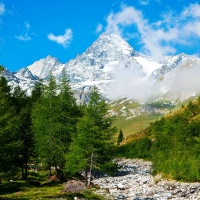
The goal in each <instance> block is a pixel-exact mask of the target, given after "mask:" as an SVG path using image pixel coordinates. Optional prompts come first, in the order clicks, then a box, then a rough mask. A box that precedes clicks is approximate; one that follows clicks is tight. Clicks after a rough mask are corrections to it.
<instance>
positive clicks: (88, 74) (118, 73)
mask: <svg viewBox="0 0 200 200" xmlns="http://www.w3.org/2000/svg"><path fill="white" fill-rule="evenodd" d="M199 61H200V59H199V58H197V57H194V56H189V55H186V54H180V55H176V56H163V57H150V56H145V55H143V54H141V53H139V52H137V51H135V50H134V49H133V48H132V47H131V46H130V45H129V44H128V43H127V42H126V41H125V40H123V39H122V38H120V37H119V36H117V35H114V34H107V33H103V34H102V35H100V37H99V38H98V39H97V40H96V41H94V43H93V44H92V45H91V46H90V47H88V48H87V50H86V51H85V52H84V53H83V54H81V55H78V56H77V57H76V58H75V59H72V60H70V61H69V62H67V63H66V64H63V63H61V62H59V61H58V59H56V58H53V57H51V56H47V57H46V58H43V59H40V60H39V61H36V62H34V63H33V64H32V65H30V66H28V67H27V69H28V70H29V71H30V73H32V75H30V74H29V75H30V77H28V78H27V77H26V75H25V74H22V75H20V76H18V75H17V74H18V73H19V74H21V72H20V71H19V72H17V73H11V74H10V75H9V76H8V74H7V77H8V80H9V82H10V84H14V85H16V84H20V86H22V88H25V89H28V90H31V87H32V84H33V83H34V82H35V81H37V80H36V79H35V78H34V77H38V78H41V79H47V78H48V75H49V73H50V71H51V72H52V73H53V75H55V76H56V78H57V80H59V78H60V76H61V72H62V70H63V69H64V70H66V73H67V75H68V77H69V79H70V82H71V85H72V87H73V89H74V90H84V91H85V92H87V90H88V89H89V88H90V87H91V86H93V85H96V86H98V87H99V89H100V92H101V93H102V94H103V96H105V97H107V99H118V98H119V97H121V96H126V97H128V98H133V99H135V100H136V101H138V102H140V103H146V102H149V101H155V100H159V99H160V100H170V101H173V102H180V101H183V100H185V99H187V98H188V97H190V96H191V95H197V94H199V93H200V90H199V89H198V88H197V87H195V86H196V85H199V84H200V80H199V79H198V77H197V74H199V72H200V67H198V66H199ZM6 73H8V71H7V72H6ZM187 76H188V77H189V78H190V79H192V80H193V81H190V80H189V79H188V78H187ZM193 77H195V78H193ZM29 88H30V89H29ZM29 93H30V91H29Z"/></svg>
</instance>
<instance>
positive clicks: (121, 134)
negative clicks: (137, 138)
mask: <svg viewBox="0 0 200 200" xmlns="http://www.w3.org/2000/svg"><path fill="white" fill-rule="evenodd" d="M123 138H124V135H123V132H122V130H120V131H119V135H118V138H117V144H118V145H120V143H121V142H122V140H123Z"/></svg>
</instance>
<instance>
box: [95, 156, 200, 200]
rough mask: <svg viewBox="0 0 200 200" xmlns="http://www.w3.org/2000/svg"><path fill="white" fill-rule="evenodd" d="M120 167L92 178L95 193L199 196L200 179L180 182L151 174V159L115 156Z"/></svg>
mask: <svg viewBox="0 0 200 200" xmlns="http://www.w3.org/2000/svg"><path fill="white" fill-rule="evenodd" d="M116 162H117V163H118V165H119V167H120V169H119V170H118V171H117V172H116V174H115V176H112V177H103V178H99V179H94V180H93V183H94V184H97V185H99V186H100V190H98V191H97V193H98V194H100V195H104V196H105V198H106V199H126V200H165V199H176V200H189V199H195V200H198V199H200V183H183V182H178V181H175V180H171V181H169V180H165V179H163V178H162V177H161V176H160V175H157V176H155V177H153V176H152V175H151V170H152V165H151V162H147V161H143V160H139V159H117V160H116Z"/></svg>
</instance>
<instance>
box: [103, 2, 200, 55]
mask: <svg viewBox="0 0 200 200" xmlns="http://www.w3.org/2000/svg"><path fill="white" fill-rule="evenodd" d="M130 26H134V27H135V28H136V31H137V32H138V34H137V37H138V35H139V38H138V43H140V44H141V45H142V48H141V50H142V51H143V52H144V53H148V54H150V55H153V56H161V55H163V54H171V53H172V54H173V53H175V52H176V49H175V48H174V44H185V45H186V44H190V42H188V41H190V39H191V37H194V36H195V37H200V5H199V4H197V3H196V4H190V5H189V6H188V7H185V8H184V9H183V11H182V12H181V13H180V14H179V15H177V14H176V15H175V14H174V13H173V11H168V12H167V13H164V14H163V15H162V16H161V18H160V19H159V20H158V21H154V22H153V23H151V22H150V21H149V20H148V19H146V18H145V17H144V15H143V13H142V12H141V11H140V10H137V9H136V8H134V7H132V6H125V5H122V8H121V11H119V12H117V13H110V15H109V16H108V17H107V26H106V32H108V33H114V34H118V35H120V36H121V37H124V38H128V37H127V36H128V35H131V33H130V32H129V33H128V34H125V29H126V28H127V27H130ZM136 31H135V32H136ZM135 32H134V33H135Z"/></svg>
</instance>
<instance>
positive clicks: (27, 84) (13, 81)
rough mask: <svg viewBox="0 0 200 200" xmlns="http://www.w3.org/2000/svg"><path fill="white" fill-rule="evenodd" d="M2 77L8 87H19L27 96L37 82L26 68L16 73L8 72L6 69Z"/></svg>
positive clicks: (36, 78)
mask: <svg viewBox="0 0 200 200" xmlns="http://www.w3.org/2000/svg"><path fill="white" fill-rule="evenodd" d="M2 75H3V76H4V77H5V78H6V79H7V81H8V84H9V85H11V86H13V87H16V86H20V87H21V88H22V89H23V90H25V91H27V93H28V94H30V93H31V90H32V88H33V87H34V85H35V82H36V81H37V80H38V77H37V76H34V75H33V74H32V73H31V72H30V71H29V69H28V68H21V69H20V70H19V71H18V72H10V71H9V70H8V69H4V71H3V74H2Z"/></svg>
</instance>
